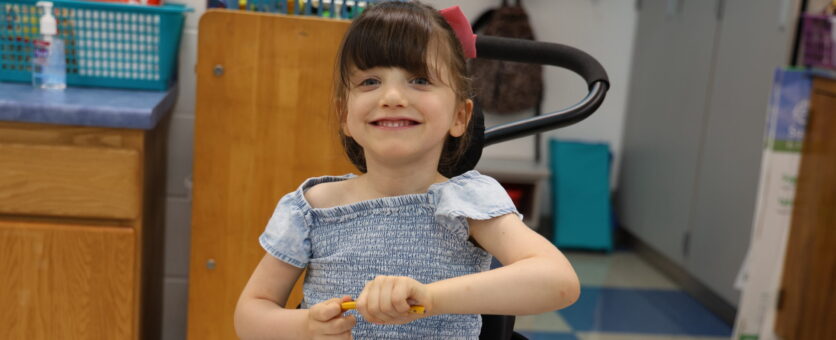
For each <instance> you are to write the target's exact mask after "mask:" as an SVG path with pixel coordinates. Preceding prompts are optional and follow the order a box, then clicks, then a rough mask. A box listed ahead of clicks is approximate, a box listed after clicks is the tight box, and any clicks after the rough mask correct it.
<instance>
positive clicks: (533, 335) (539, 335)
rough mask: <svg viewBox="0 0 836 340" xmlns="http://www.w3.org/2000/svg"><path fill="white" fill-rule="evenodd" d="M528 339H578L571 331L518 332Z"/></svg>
mask: <svg viewBox="0 0 836 340" xmlns="http://www.w3.org/2000/svg"><path fill="white" fill-rule="evenodd" d="M518 333H520V334H522V335H523V336H525V337H526V338H528V340H578V337H576V336H575V335H574V334H572V333H551V332H528V331H523V332H518Z"/></svg>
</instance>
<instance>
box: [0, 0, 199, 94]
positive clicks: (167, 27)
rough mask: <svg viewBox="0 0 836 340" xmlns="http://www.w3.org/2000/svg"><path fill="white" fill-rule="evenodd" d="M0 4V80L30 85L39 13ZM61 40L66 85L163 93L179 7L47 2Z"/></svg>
mask: <svg viewBox="0 0 836 340" xmlns="http://www.w3.org/2000/svg"><path fill="white" fill-rule="evenodd" d="M36 2H37V1H35V0H0V80H4V81H5V80H8V81H20V82H31V81H32V73H31V71H32V62H31V59H30V57H31V56H32V44H33V40H34V39H36V38H37V37H39V35H40V34H39V29H40V24H39V19H40V17H41V15H42V14H43V10H41V9H40V8H38V7H36V6H35V3H36ZM51 2H52V3H53V5H54V9H53V15H54V16H55V19H56V20H57V22H58V36H59V37H60V38H62V39H63V40H64V45H65V49H66V50H65V52H66V58H67V85H75V86H96V87H113V88H126V89H145V90H165V89H167V88H168V87H169V86H170V85H171V83H172V82H173V80H174V73H175V71H176V69H177V55H178V50H179V46H180V33H181V31H182V29H183V20H184V19H185V12H189V11H191V9H190V8H188V7H185V6H183V5H164V6H143V5H129V4H117V3H104V2H92V1H90V2H88V1H72V0H53V1H51Z"/></svg>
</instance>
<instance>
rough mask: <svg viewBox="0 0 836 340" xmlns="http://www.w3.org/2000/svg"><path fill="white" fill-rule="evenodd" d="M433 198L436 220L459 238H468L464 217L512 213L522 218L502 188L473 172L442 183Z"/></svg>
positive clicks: (483, 216) (484, 217)
mask: <svg viewBox="0 0 836 340" xmlns="http://www.w3.org/2000/svg"><path fill="white" fill-rule="evenodd" d="M434 195H436V196H437V198H436V202H437V203H436V204H437V206H436V211H435V217H436V219H438V220H439V221H440V222H441V223H443V224H445V225H449V226H451V228H452V231H453V232H454V233H455V234H457V235H459V236H461V237H465V238H466V237H468V236H469V235H470V233H469V230H468V228H469V226H468V223H467V219H468V218H469V219H474V220H488V219H491V218H494V217H498V216H502V215H505V214H516V215H517V216H519V217H520V219H522V215H520V213H519V212H517V208H516V207H515V206H514V202H512V201H511V197H509V196H508V193H507V192H506V191H505V189H504V188H503V187H502V185H500V184H499V182H497V181H496V180H495V179H493V178H491V177H489V176H485V175H482V174H480V173H479V172H478V171H476V170H471V171H468V172H466V173H464V174H462V175H460V176H456V177H453V178H451V179H450V180H449V181H447V182H445V183H442V184H441V185H439V186H438V187H437V188H436V190H435V192H434Z"/></svg>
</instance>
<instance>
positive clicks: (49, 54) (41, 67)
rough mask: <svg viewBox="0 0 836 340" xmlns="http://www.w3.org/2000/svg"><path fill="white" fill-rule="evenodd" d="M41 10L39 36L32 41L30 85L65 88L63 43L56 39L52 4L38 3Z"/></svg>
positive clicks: (65, 66) (65, 69)
mask: <svg viewBox="0 0 836 340" xmlns="http://www.w3.org/2000/svg"><path fill="white" fill-rule="evenodd" d="M36 5H37V6H38V7H40V8H42V9H43V11H44V15H43V16H41V19H40V26H41V32H40V33H41V36H40V37H39V39H37V40H35V41H34V48H33V51H34V55H33V56H32V85H33V86H35V87H36V88H41V89H48V90H63V89H64V88H66V87H67V81H66V80H67V64H66V60H65V59H64V41H63V40H61V39H60V38H58V24H57V22H56V20H55V17H54V16H52V2H49V1H39V2H38V3H37V4H36Z"/></svg>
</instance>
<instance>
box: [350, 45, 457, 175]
mask: <svg viewBox="0 0 836 340" xmlns="http://www.w3.org/2000/svg"><path fill="white" fill-rule="evenodd" d="M428 66H429V69H430V70H431V72H430V73H431V75H415V74H411V73H409V72H408V71H406V70H404V69H402V68H399V67H373V68H370V69H367V70H357V69H355V70H354V71H353V72H352V73H351V76H350V86H351V87H350V89H349V92H348V98H347V99H348V102H347V114H346V116H345V120H344V121H343V123H342V124H343V125H342V128H343V132H344V133H345V134H346V135H347V136H350V137H352V138H354V140H355V141H357V143H358V144H360V145H361V146H362V147H363V150H364V152H365V156H366V159H367V160H375V163H380V164H391V165H402V164H408V163H411V162H430V161H433V162H435V164H436V165H437V164H438V161H439V158H440V156H441V151H442V148H443V147H444V142H445V140H446V138H447V136H448V135H451V136H453V137H459V136H461V135H462V134H463V133H464V131H465V128H466V127H467V122H468V119H469V118H470V112H471V110H472V105H473V104H472V102H471V101H470V100H466V101H465V102H464V103H459V102H457V100H456V94H455V92H454V91H453V90H452V88H450V86H448V85H447V84H449V83H450V81H449V75H448V73H447V72H448V71H447V70H446V67H442V68H440V69H439V68H438V66H437V64H435V63H432V60H430V63H429V64H428ZM441 77H445V78H442V79H443V80H442V79H439V78H441Z"/></svg>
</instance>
